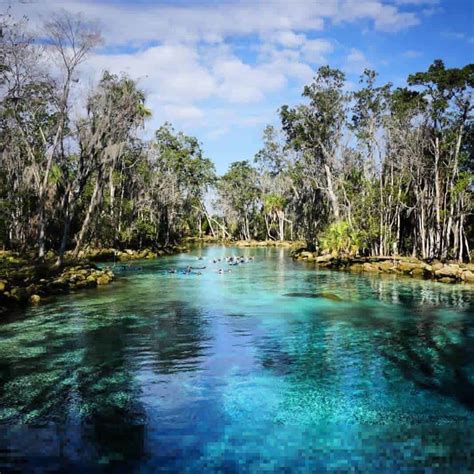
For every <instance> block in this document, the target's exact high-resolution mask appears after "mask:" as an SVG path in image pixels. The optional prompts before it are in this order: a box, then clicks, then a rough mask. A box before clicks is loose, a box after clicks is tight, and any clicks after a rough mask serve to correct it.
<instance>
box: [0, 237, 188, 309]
mask: <svg viewBox="0 0 474 474" xmlns="http://www.w3.org/2000/svg"><path fill="white" fill-rule="evenodd" d="M185 250H186V249H185V248H184V247H179V246H166V247H163V248H160V249H156V250H152V249H142V250H131V249H127V250H116V249H112V248H106V249H95V248H89V249H86V250H84V251H82V252H80V254H79V259H78V260H73V259H72V255H71V254H69V253H66V259H65V261H66V263H65V265H64V266H63V267H61V268H58V267H57V266H55V264H54V263H55V261H56V256H55V255H54V254H52V253H49V254H47V256H46V261H45V263H42V264H35V263H32V260H33V256H32V255H24V256H22V255H20V254H18V253H15V252H9V251H0V316H1V314H2V313H3V314H4V313H6V312H7V311H8V308H9V307H11V306H18V305H27V304H40V303H44V302H48V300H50V299H51V298H52V297H54V296H55V295H58V294H63V293H69V292H72V291H77V290H82V289H85V288H96V287H98V286H104V285H108V284H109V283H111V282H112V281H113V280H114V278H115V275H114V272H113V270H112V268H109V267H106V268H102V269H101V268H98V267H97V266H96V265H95V263H97V262H124V261H130V260H141V259H153V258H158V257H160V256H163V255H171V254H173V253H176V252H183V251H185Z"/></svg>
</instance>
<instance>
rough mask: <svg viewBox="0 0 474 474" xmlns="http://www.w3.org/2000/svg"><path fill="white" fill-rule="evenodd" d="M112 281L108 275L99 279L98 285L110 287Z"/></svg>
mask: <svg viewBox="0 0 474 474" xmlns="http://www.w3.org/2000/svg"><path fill="white" fill-rule="evenodd" d="M110 281H111V279H110V277H109V276H108V275H101V276H99V277H98V278H97V285H99V286H102V285H108V284H109V283H110Z"/></svg>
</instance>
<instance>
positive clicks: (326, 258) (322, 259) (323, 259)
mask: <svg viewBox="0 0 474 474" xmlns="http://www.w3.org/2000/svg"><path fill="white" fill-rule="evenodd" d="M332 259H333V256H332V255H320V256H319V257H316V258H315V259H314V261H315V262H316V263H327V262H330V261H331V260H332Z"/></svg>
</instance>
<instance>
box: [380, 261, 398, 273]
mask: <svg viewBox="0 0 474 474" xmlns="http://www.w3.org/2000/svg"><path fill="white" fill-rule="evenodd" d="M377 266H378V267H379V270H380V271H382V272H390V271H394V268H395V265H394V262H392V261H391V260H385V261H384V262H380V263H378V264H377Z"/></svg>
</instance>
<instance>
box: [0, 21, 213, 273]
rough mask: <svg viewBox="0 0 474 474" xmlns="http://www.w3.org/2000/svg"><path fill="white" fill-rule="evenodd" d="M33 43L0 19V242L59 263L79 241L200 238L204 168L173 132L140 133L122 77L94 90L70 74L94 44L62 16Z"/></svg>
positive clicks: (87, 32) (93, 32)
mask: <svg viewBox="0 0 474 474" xmlns="http://www.w3.org/2000/svg"><path fill="white" fill-rule="evenodd" d="M44 32H45V34H44V36H43V37H41V38H34V37H33V36H31V35H30V33H29V32H28V28H27V20H26V19H22V20H21V21H19V22H15V21H14V20H13V19H12V18H11V17H8V16H7V17H5V18H4V20H3V22H2V24H1V35H0V243H1V244H2V245H3V246H4V247H6V248H10V249H17V250H20V251H24V250H26V249H31V248H35V249H36V251H37V256H38V258H39V259H40V260H42V259H44V257H45V254H46V252H47V251H48V250H52V251H54V252H55V253H56V254H57V255H58V256H59V257H58V264H61V263H62V261H63V258H64V253H65V251H66V250H68V249H69V250H72V251H73V254H74V255H77V254H78V253H79V251H80V250H81V249H82V248H83V247H84V245H86V244H89V243H91V244H93V245H96V246H114V247H119V248H120V247H131V248H138V247H143V246H156V245H158V244H160V245H167V244H170V243H173V242H175V241H176V240H178V239H179V237H180V236H182V235H183V234H193V233H196V232H199V228H200V226H201V223H202V220H203V216H204V212H203V208H204V204H203V198H204V195H205V194H206V192H207V189H208V186H209V185H211V184H212V183H213V182H214V179H215V173H214V166H213V163H212V162H211V161H210V160H209V159H206V158H204V157H203V154H202V150H201V148H200V145H199V142H198V141H197V140H196V139H195V138H193V137H189V136H186V135H184V134H182V133H176V132H175V131H174V130H173V128H172V126H171V125H170V124H165V125H164V126H162V127H161V128H160V129H159V130H157V131H156V133H155V136H154V138H153V139H152V140H150V141H146V142H145V141H143V140H141V139H140V138H139V137H138V132H139V130H140V129H141V128H142V127H143V124H144V122H145V120H146V119H147V118H148V117H149V116H150V114H151V113H150V111H149V110H148V109H147V108H146V106H145V95H144V93H143V91H141V90H140V89H139V88H138V86H137V84H136V83H135V82H134V81H133V80H131V79H130V78H128V77H126V76H124V75H114V74H110V73H108V72H104V74H103V76H102V78H101V80H100V82H99V83H98V84H97V86H96V87H94V88H92V89H90V88H89V89H86V87H85V86H86V85H87V84H83V83H81V80H80V77H81V76H80V75H79V73H78V68H79V67H80V65H81V64H82V63H83V62H84V61H85V60H86V58H87V56H88V54H89V53H90V52H91V51H92V50H93V49H94V48H96V47H97V46H99V45H100V43H101V37H100V33H99V31H98V30H97V28H96V26H95V25H94V24H90V23H87V22H84V21H83V20H82V19H81V18H80V17H71V16H68V15H66V14H61V15H59V16H57V17H54V18H52V19H51V20H50V21H49V22H48V23H47V24H46V25H45V28H44Z"/></svg>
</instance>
